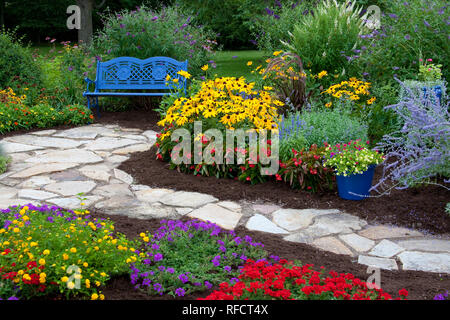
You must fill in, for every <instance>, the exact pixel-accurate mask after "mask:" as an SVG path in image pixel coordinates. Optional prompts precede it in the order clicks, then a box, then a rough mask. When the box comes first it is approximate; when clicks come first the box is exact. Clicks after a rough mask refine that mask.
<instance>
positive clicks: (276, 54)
mask: <svg viewBox="0 0 450 320" xmlns="http://www.w3.org/2000/svg"><path fill="white" fill-rule="evenodd" d="M282 52H283V50H280V51H275V52H274V53H273V55H274V56H278V55H279V54H280V53H282Z"/></svg>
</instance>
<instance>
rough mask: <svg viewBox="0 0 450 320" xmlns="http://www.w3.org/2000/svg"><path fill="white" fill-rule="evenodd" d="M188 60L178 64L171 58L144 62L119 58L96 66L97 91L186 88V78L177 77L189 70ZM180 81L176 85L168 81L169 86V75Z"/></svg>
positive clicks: (156, 58) (154, 58) (159, 58)
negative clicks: (167, 77) (182, 71)
mask: <svg viewBox="0 0 450 320" xmlns="http://www.w3.org/2000/svg"><path fill="white" fill-rule="evenodd" d="M187 67H188V61H187V60H186V61H183V62H181V61H177V60H175V59H172V58H169V57H151V58H148V59H145V60H141V59H138V58H133V57H119V58H115V59H112V60H109V61H105V62H100V61H99V62H98V63H97V79H96V86H95V88H96V91H97V90H104V89H132V90H134V89H136V90H139V89H141V90H142V89H156V90H167V89H170V88H183V87H185V86H186V81H185V79H184V77H182V76H180V75H178V74H177V72H178V71H180V70H185V71H187ZM168 74H169V75H170V77H171V78H172V79H174V78H178V79H179V83H178V85H175V84H174V83H173V82H171V81H169V82H168V83H169V84H170V85H169V86H166V76H167V75H168Z"/></svg>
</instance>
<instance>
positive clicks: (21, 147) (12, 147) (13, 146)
mask: <svg viewBox="0 0 450 320" xmlns="http://www.w3.org/2000/svg"><path fill="white" fill-rule="evenodd" d="M0 147H1V148H2V149H3V151H5V152H6V153H16V152H26V151H31V150H41V149H43V147H39V146H30V145H26V144H22V143H14V142H7V141H2V142H1V143H0Z"/></svg>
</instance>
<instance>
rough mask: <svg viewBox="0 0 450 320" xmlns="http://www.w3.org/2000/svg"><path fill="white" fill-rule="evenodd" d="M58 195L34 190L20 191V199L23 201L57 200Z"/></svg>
mask: <svg viewBox="0 0 450 320" xmlns="http://www.w3.org/2000/svg"><path fill="white" fill-rule="evenodd" d="M57 196H58V195H57V194H55V193H52V192H46V191H42V190H33V189H21V190H19V193H18V197H19V198H23V199H33V200H46V199H50V198H55V197H57Z"/></svg>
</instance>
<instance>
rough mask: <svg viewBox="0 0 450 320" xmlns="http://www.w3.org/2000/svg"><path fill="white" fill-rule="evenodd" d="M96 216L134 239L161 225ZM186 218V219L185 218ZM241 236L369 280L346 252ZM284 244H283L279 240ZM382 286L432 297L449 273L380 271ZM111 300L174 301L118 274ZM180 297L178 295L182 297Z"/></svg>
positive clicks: (448, 284)
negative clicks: (137, 287)
mask: <svg viewBox="0 0 450 320" xmlns="http://www.w3.org/2000/svg"><path fill="white" fill-rule="evenodd" d="M93 216H94V217H98V218H109V219H111V220H112V221H114V222H115V230H116V232H120V233H123V234H125V235H126V236H128V237H130V238H135V237H136V236H137V235H139V233H141V232H145V231H149V232H152V231H155V230H156V229H157V228H158V227H160V222H159V221H160V220H158V219H152V220H139V219H132V218H128V217H125V216H117V215H114V216H110V215H104V214H100V213H93ZM183 220H186V219H183ZM235 231H236V233H237V234H238V235H240V236H241V237H242V236H245V235H249V236H251V237H252V238H253V239H254V240H255V241H258V242H262V243H263V244H264V248H265V249H266V250H267V251H268V252H269V254H274V255H277V256H280V257H281V258H285V259H288V260H300V261H301V262H302V263H304V264H314V266H315V267H314V269H315V270H320V267H321V266H323V267H325V269H324V272H329V271H330V270H334V271H337V272H339V273H352V274H353V275H355V276H356V277H357V278H360V279H362V280H367V279H368V278H369V276H370V274H368V273H367V266H364V265H360V264H358V263H356V258H351V257H348V256H345V255H338V254H334V253H331V252H325V251H321V250H318V249H315V248H313V247H311V246H308V245H305V244H300V243H293V242H286V241H283V240H282V238H281V237H280V236H277V235H271V234H268V233H261V232H251V231H248V230H246V229H245V228H243V227H239V228H237V229H236V230H235ZM281 241H283V245H282V246H280V242H281ZM381 288H382V289H383V290H384V291H386V292H388V293H390V294H391V295H392V296H394V297H397V296H398V294H397V293H398V290H400V289H402V288H405V289H407V290H408V291H409V296H408V299H411V300H430V299H433V298H434V296H435V295H437V294H438V293H444V292H445V290H448V289H449V288H450V275H439V274H437V273H428V272H421V271H387V270H381ZM102 290H103V293H104V294H105V296H106V297H107V298H108V299H113V300H125V299H126V300H144V299H145V300H155V299H157V300H173V299H174V298H172V297H170V296H161V297H159V296H148V295H146V294H145V293H142V292H140V291H137V290H135V289H134V288H133V285H132V284H131V283H130V279H129V278H128V277H125V276H123V277H117V278H114V279H112V280H111V281H110V282H109V284H108V285H107V286H106V287H105V288H103V289H102ZM211 291H212V290H210V291H206V292H203V293H196V294H192V295H189V296H185V297H183V300H185V299H197V298H201V297H205V296H207V295H208V294H209V293H210V292H211ZM180 299H181V298H176V300H180Z"/></svg>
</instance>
